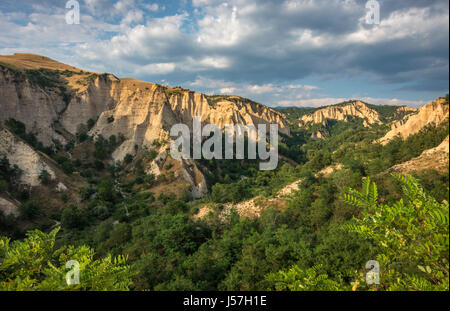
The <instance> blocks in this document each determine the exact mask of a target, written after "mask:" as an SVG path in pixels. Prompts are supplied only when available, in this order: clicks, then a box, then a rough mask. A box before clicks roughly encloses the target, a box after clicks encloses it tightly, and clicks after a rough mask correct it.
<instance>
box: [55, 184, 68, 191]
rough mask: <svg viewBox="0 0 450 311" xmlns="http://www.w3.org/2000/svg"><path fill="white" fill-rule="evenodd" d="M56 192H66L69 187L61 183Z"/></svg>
mask: <svg viewBox="0 0 450 311" xmlns="http://www.w3.org/2000/svg"><path fill="white" fill-rule="evenodd" d="M55 190H56V191H58V192H65V191H67V187H66V185H64V184H63V183H62V182H59V183H58V184H57V185H56V187H55Z"/></svg>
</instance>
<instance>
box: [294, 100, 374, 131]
mask: <svg viewBox="0 0 450 311" xmlns="http://www.w3.org/2000/svg"><path fill="white" fill-rule="evenodd" d="M355 117H356V118H361V119H364V120H365V125H366V126H369V125H371V124H378V123H381V121H380V116H379V114H378V112H377V111H375V110H373V109H371V108H369V107H367V106H366V105H365V104H364V103H363V102H361V101H359V100H357V101H351V102H348V103H345V104H339V105H334V106H328V107H325V108H322V109H319V110H316V111H315V112H314V113H312V114H308V115H304V116H302V117H301V118H300V120H299V125H300V126H302V125H306V124H308V123H312V124H319V123H321V124H323V125H326V122H327V120H338V121H347V120H349V119H350V118H355Z"/></svg>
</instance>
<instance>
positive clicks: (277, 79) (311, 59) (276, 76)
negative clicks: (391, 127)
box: [0, 0, 449, 107]
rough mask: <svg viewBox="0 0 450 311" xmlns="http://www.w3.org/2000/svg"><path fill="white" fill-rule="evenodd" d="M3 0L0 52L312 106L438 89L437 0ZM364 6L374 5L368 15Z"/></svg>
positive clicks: (401, 97)
mask: <svg viewBox="0 0 450 311" xmlns="http://www.w3.org/2000/svg"><path fill="white" fill-rule="evenodd" d="M77 2H78V4H79V12H80V23H79V24H68V23H67V20H66V15H67V14H68V13H70V12H71V10H73V8H74V7H73V6H70V7H69V8H66V3H67V1H66V0H42V1H34V0H14V1H9V0H6V1H5V0H2V1H1V2H0V55H11V54H14V53H18V52H22V53H24V52H27V53H36V54H41V55H45V56H48V57H51V58H53V59H56V60H58V61H61V62H64V63H67V64H70V65H73V66H76V67H79V68H82V69H85V70H91V71H96V72H108V73H113V74H115V75H116V76H117V77H133V78H136V79H139V80H144V81H149V82H155V83H159V84H163V85H170V86H182V87H184V88H188V89H192V90H195V91H198V92H202V93H206V94H224V95H239V96H243V97H247V98H250V99H252V100H255V101H257V102H260V103H262V104H265V105H268V106H272V107H276V106H302V107H318V106H323V105H328V104H335V103H338V102H341V101H344V100H348V99H362V100H364V101H366V102H369V103H372V104H391V105H408V106H413V107H418V106H421V105H423V104H425V103H427V102H428V101H430V100H433V99H434V98H436V97H439V96H443V95H445V94H446V93H448V88H449V2H448V0H442V1H441V0H408V1H403V0H378V1H376V2H377V3H378V5H379V8H380V10H379V17H380V19H379V23H368V22H367V18H366V15H367V14H368V10H369V9H367V8H366V4H367V1H366V0H229V1H220V0H179V1H175V0H166V1H156V0H155V1H144V0H111V1H109V0H79V1H77ZM371 16H372V17H373V16H374V15H371Z"/></svg>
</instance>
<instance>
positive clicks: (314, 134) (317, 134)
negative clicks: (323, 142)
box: [311, 131, 325, 140]
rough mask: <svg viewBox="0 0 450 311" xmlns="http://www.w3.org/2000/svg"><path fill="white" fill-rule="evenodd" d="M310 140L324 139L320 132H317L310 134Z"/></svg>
mask: <svg viewBox="0 0 450 311" xmlns="http://www.w3.org/2000/svg"><path fill="white" fill-rule="evenodd" d="M311 138H312V139H314V140H320V139H324V138H325V136H323V134H322V132H321V131H317V132H314V133H312V134H311Z"/></svg>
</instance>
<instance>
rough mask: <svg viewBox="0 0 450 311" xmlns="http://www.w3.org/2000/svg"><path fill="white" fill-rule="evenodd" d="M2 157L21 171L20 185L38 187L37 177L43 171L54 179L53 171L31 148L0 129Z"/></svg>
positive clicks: (0, 154) (0, 152) (0, 153)
mask: <svg viewBox="0 0 450 311" xmlns="http://www.w3.org/2000/svg"><path fill="white" fill-rule="evenodd" d="M3 156H5V157H6V158H8V160H9V163H10V164H11V165H17V166H18V167H19V168H20V169H21V170H22V173H21V175H20V182H21V183H22V184H26V185H30V186H37V185H39V184H40V181H39V175H40V174H41V172H42V171H43V170H46V171H47V172H48V173H49V174H50V178H51V179H55V176H56V175H55V173H54V171H53V170H52V169H51V168H50V166H49V165H48V164H47V163H45V161H44V160H43V159H42V158H41V156H40V155H39V154H38V153H37V152H36V151H34V150H33V148H31V147H30V146H28V145H27V144H25V143H24V142H23V141H22V140H21V139H19V138H17V137H16V136H14V135H13V134H12V133H11V132H9V131H8V130H7V129H4V128H1V127H0V158H1V157H3Z"/></svg>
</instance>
